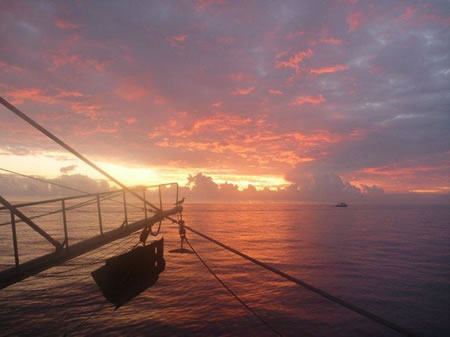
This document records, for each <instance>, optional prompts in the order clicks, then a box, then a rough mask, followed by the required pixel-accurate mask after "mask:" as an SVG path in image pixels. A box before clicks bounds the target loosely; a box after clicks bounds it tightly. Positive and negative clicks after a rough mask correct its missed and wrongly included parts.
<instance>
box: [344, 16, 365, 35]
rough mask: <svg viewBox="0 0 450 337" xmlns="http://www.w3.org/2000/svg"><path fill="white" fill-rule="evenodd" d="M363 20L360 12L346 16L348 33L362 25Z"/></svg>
mask: <svg viewBox="0 0 450 337" xmlns="http://www.w3.org/2000/svg"><path fill="white" fill-rule="evenodd" d="M363 21H364V18H363V16H362V14H361V12H353V13H351V14H349V15H348V16H347V25H348V31H349V32H354V31H355V30H356V29H357V28H358V27H359V26H361V25H362V24H363Z"/></svg>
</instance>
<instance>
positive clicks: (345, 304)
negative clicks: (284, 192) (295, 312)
mask: <svg viewBox="0 0 450 337" xmlns="http://www.w3.org/2000/svg"><path fill="white" fill-rule="evenodd" d="M185 227H186V229H188V230H190V231H191V232H192V233H194V234H197V235H198V236H201V237H203V238H204V239H206V240H208V241H210V242H212V243H214V244H216V245H218V246H220V247H222V248H224V249H226V250H228V251H230V252H232V253H234V254H236V255H239V256H241V257H243V258H244V259H246V260H248V261H250V262H252V263H254V264H256V265H258V266H260V267H262V268H264V269H266V270H269V271H271V272H272V273H275V274H277V275H279V276H281V277H283V278H284V279H286V280H288V281H291V282H293V283H296V284H298V285H299V286H301V287H303V288H306V289H308V290H310V291H312V292H314V293H316V294H318V295H320V296H322V297H325V298H326V299H328V300H330V301H332V302H334V303H337V304H339V305H341V306H343V307H345V308H347V309H349V310H352V311H354V312H356V313H358V314H360V315H362V316H364V317H366V318H368V319H370V320H372V321H374V322H376V323H378V324H381V325H383V326H385V327H388V328H390V329H392V330H395V331H397V332H398V333H400V334H401V335H403V336H408V337H416V336H417V334H415V333H413V332H411V331H409V330H408V329H406V328H404V327H402V326H399V325H397V324H396V323H393V322H391V321H389V320H387V319H385V318H382V317H380V316H378V315H376V314H373V313H371V312H369V311H367V310H364V309H362V308H360V307H358V306H356V305H354V304H351V303H349V302H347V301H344V300H342V299H340V298H339V297H336V296H333V295H331V294H329V293H327V292H326V291H323V290H321V289H319V288H316V287H314V286H312V285H310V284H309V283H306V282H305V281H302V280H299V279H298V278H295V277H293V276H291V275H289V274H286V273H284V272H282V271H281V270H279V269H277V268H275V267H272V266H269V265H268V264H266V263H264V262H261V261H259V260H257V259H255V258H253V257H251V256H248V255H247V254H244V253H242V252H240V251H238V250H236V249H233V248H231V247H229V246H227V245H225V244H223V243H221V242H219V241H217V240H214V239H213V238H211V237H209V236H207V235H205V234H203V233H200V232H199V231H196V230H195V229H193V228H191V227H189V226H185ZM191 248H192V247H191Z"/></svg>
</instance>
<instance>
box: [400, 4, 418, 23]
mask: <svg viewBox="0 0 450 337" xmlns="http://www.w3.org/2000/svg"><path fill="white" fill-rule="evenodd" d="M416 12H417V9H416V8H412V7H408V8H406V10H405V13H403V14H402V15H400V17H399V18H398V19H399V20H402V21H408V20H409V19H410V18H411V17H412V16H413V15H414V14H416Z"/></svg>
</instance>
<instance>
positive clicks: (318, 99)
mask: <svg viewBox="0 0 450 337" xmlns="http://www.w3.org/2000/svg"><path fill="white" fill-rule="evenodd" d="M323 102H325V98H324V97H323V96H322V95H319V96H299V97H297V98H296V99H295V101H294V102H292V104H293V105H302V104H305V103H309V104H320V103H323Z"/></svg>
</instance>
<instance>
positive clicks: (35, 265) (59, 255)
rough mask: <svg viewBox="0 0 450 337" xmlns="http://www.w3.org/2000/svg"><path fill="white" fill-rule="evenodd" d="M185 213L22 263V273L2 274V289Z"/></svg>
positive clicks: (138, 223)
mask: <svg viewBox="0 0 450 337" xmlns="http://www.w3.org/2000/svg"><path fill="white" fill-rule="evenodd" d="M181 211H183V208H182V207H181V206H177V207H174V208H172V209H170V210H167V211H165V212H163V213H158V214H155V215H154V216H152V217H151V218H148V219H142V220H139V221H136V222H134V223H132V224H130V225H128V226H126V227H121V228H116V229H113V230H111V231H108V232H104V233H103V235H97V236H95V237H92V238H90V239H87V240H84V241H81V242H78V243H75V244H73V245H71V246H70V250H68V251H67V250H65V249H64V250H63V249H61V250H59V251H56V252H54V253H51V254H47V255H44V256H41V257H38V258H36V259H34V260H31V261H28V262H25V263H22V264H21V265H20V273H19V274H18V273H17V272H16V268H9V269H6V270H4V271H2V272H0V289H2V288H5V287H7V286H9V285H11V284H14V283H16V282H19V281H22V280H24V279H26V278H28V277H30V276H33V275H35V274H38V273H40V272H42V271H44V270H47V269H49V268H51V267H54V266H57V265H59V264H61V263H64V262H66V261H68V260H71V259H73V258H75V257H78V256H80V255H83V254H85V253H88V252H90V251H92V250H94V249H97V248H99V247H101V246H104V245H106V244H108V243H111V242H113V241H115V240H117V239H120V238H123V237H126V236H128V235H130V234H131V233H133V232H136V231H138V230H140V229H142V228H144V227H147V226H149V225H152V224H154V223H157V222H159V221H161V220H163V218H168V217H169V216H170V215H173V214H176V213H177V212H181Z"/></svg>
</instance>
